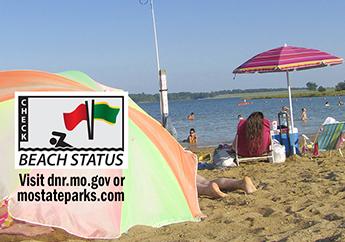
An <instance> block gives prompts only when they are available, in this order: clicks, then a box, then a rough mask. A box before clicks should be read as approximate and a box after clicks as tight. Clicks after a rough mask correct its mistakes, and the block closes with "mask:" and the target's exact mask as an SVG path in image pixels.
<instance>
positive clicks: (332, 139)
mask: <svg viewBox="0 0 345 242" xmlns="http://www.w3.org/2000/svg"><path fill="white" fill-rule="evenodd" d="M343 132H345V122H340V123H333V124H325V125H322V126H321V128H320V130H319V132H318V134H317V136H316V139H315V142H314V143H317V144H318V148H319V150H320V151H327V150H328V151H331V150H335V149H336V146H337V143H338V141H339V138H340V137H341V134H342V133H343ZM338 151H339V153H340V155H341V156H343V154H342V152H341V149H340V148H339V149H338Z"/></svg>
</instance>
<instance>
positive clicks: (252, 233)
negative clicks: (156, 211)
mask: <svg viewBox="0 0 345 242" xmlns="http://www.w3.org/2000/svg"><path fill="white" fill-rule="evenodd" d="M208 151H209V150H207V149H206V150H205V149H203V150H201V153H205V152H208ZM200 174H202V175H204V176H205V177H207V178H210V179H212V178H217V177H232V178H242V177H243V176H245V175H247V176H250V177H252V179H253V181H254V183H255V185H256V186H257V188H258V191H257V192H256V193H254V194H251V195H246V194H244V193H243V192H241V191H235V192H231V193H228V197H226V198H223V199H217V200H215V199H209V198H205V197H202V198H200V200H199V201H200V207H201V210H202V211H203V213H204V214H206V215H207V218H206V219H204V220H203V221H201V222H199V223H196V222H186V223H179V224H173V225H169V226H164V227H162V228H151V227H145V226H136V227H134V228H132V229H130V230H129V233H128V234H124V235H123V236H122V237H121V238H120V239H118V240H115V241H345V158H342V157H340V155H339V154H338V153H337V152H333V153H332V155H331V156H329V153H324V154H322V155H321V157H319V158H317V159H313V160H311V159H310V158H307V157H305V158H297V159H296V160H292V159H289V160H287V161H286V162H285V163H283V164H269V163H265V162H250V163H241V166H239V167H235V168H230V169H226V170H212V171H209V170H206V171H200ZM0 241H86V240H82V239H80V238H77V237H74V236H71V235H69V234H67V233H65V232H64V231H62V230H59V229H57V230H55V231H54V232H52V233H50V234H49V235H43V236H38V237H34V238H25V237H22V236H8V235H1V236H0Z"/></svg>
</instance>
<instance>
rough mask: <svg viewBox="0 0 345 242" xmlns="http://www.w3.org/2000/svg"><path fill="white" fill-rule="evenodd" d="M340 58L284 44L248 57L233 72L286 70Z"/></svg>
mask: <svg viewBox="0 0 345 242" xmlns="http://www.w3.org/2000/svg"><path fill="white" fill-rule="evenodd" d="M342 62H343V59H342V58H339V57H336V56H334V55H331V54H328V53H326V52H322V51H319V50H315V49H308V48H302V47H294V46H287V45H284V46H282V47H279V48H275V49H271V50H268V51H265V52H263V53H260V54H258V55H256V56H254V57H253V58H251V59H249V60H248V61H246V62H245V63H243V64H242V65H240V66H239V67H237V68H236V69H235V70H234V71H233V73H254V72H260V73H264V72H286V71H294V70H304V69H309V68H317V67H324V66H328V65H337V64H341V63H342Z"/></svg>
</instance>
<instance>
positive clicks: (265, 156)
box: [235, 134, 274, 166]
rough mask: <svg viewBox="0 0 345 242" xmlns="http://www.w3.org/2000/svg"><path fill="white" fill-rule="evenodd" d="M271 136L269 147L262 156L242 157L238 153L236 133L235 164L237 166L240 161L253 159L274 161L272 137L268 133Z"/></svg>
mask: <svg viewBox="0 0 345 242" xmlns="http://www.w3.org/2000/svg"><path fill="white" fill-rule="evenodd" d="M270 138H271V144H270V147H269V151H268V152H267V153H265V154H263V155H262V156H257V157H243V156H240V155H238V147H237V145H238V142H237V141H238V135H237V134H236V138H235V139H236V142H235V152H236V159H235V161H236V164H237V166H239V165H240V162H245V161H255V160H268V161H269V162H273V163H274V156H273V139H272V135H270Z"/></svg>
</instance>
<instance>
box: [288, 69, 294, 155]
mask: <svg viewBox="0 0 345 242" xmlns="http://www.w3.org/2000/svg"><path fill="white" fill-rule="evenodd" d="M286 81H287V86H288V92H289V105H290V122H291V132H292V134H293V132H294V127H295V125H294V119H293V110H292V97H291V86H290V78H289V72H288V71H287V72H286ZM289 130H290V129H289ZM289 133H290V131H289ZM288 135H289V137H290V134H288ZM291 141H292V144H291ZM294 143H295V139H294V137H293V136H292V139H290V145H292V154H293V155H294V154H296V147H295V144H294Z"/></svg>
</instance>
